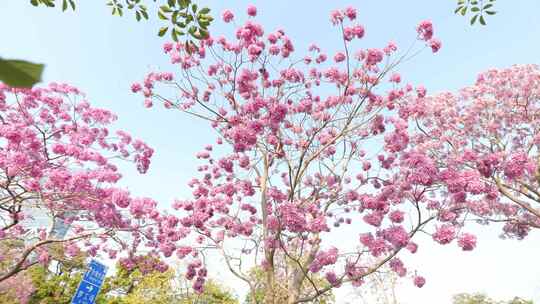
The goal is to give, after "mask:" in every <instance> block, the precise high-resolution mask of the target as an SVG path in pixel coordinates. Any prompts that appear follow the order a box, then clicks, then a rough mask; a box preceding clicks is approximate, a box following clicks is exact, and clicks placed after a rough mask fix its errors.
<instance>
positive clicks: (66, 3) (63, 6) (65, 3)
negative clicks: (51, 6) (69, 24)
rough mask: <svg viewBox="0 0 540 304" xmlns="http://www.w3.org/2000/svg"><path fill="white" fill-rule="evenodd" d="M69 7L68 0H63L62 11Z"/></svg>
mask: <svg viewBox="0 0 540 304" xmlns="http://www.w3.org/2000/svg"><path fill="white" fill-rule="evenodd" d="M67 8H68V2H67V0H63V1H62V12H65V11H66V10H67Z"/></svg>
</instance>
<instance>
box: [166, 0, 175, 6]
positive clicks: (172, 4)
mask: <svg viewBox="0 0 540 304" xmlns="http://www.w3.org/2000/svg"><path fill="white" fill-rule="evenodd" d="M167 3H168V4H169V6H170V7H174V6H175V5H176V3H175V1H174V0H167Z"/></svg>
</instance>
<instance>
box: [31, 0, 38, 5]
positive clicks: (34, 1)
mask: <svg viewBox="0 0 540 304" xmlns="http://www.w3.org/2000/svg"><path fill="white" fill-rule="evenodd" d="M30 4H32V5H33V6H38V5H39V3H38V1H37V0H30Z"/></svg>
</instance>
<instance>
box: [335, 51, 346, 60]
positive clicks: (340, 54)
mask: <svg viewBox="0 0 540 304" xmlns="http://www.w3.org/2000/svg"><path fill="white" fill-rule="evenodd" d="M343 60H345V54H343V53H342V52H339V53H336V55H334V61H335V62H342V61H343Z"/></svg>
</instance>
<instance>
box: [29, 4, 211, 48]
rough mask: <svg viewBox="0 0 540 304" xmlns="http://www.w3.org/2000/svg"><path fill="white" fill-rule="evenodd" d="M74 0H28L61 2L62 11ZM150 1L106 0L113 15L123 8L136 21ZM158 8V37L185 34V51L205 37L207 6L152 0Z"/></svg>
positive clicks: (145, 12) (145, 15)
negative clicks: (160, 24) (132, 15)
mask: <svg viewBox="0 0 540 304" xmlns="http://www.w3.org/2000/svg"><path fill="white" fill-rule="evenodd" d="M75 1H76V0H30V3H31V4H32V5H34V6H46V7H55V6H56V4H58V3H60V2H61V3H62V11H65V10H67V9H68V8H71V9H72V10H75V8H76V5H75ZM149 1H150V0H108V1H107V6H109V7H110V8H111V13H112V15H114V16H120V17H121V16H123V15H124V12H125V11H126V10H130V11H133V12H134V16H135V19H136V20H137V21H141V20H143V19H144V20H148V18H149V15H148V7H147V6H146V5H145V4H144V3H145V2H149ZM152 2H154V3H155V5H157V6H158V7H159V8H158V9H157V13H156V14H157V17H158V18H159V19H160V20H163V22H165V23H167V24H166V25H164V26H162V27H161V28H160V29H159V31H158V36H160V37H163V36H164V35H165V34H167V32H169V33H170V35H171V38H172V39H173V40H174V41H176V42H178V41H179V39H180V37H181V36H186V39H185V43H186V46H187V49H188V50H192V49H195V48H196V47H197V45H196V44H195V43H194V42H193V40H192V39H194V40H202V39H205V38H207V37H208V26H209V25H210V24H211V23H212V21H213V20H214V18H212V16H211V15H210V9H209V8H208V7H203V8H199V6H198V5H197V4H196V3H193V1H191V0H160V2H158V0H152Z"/></svg>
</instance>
